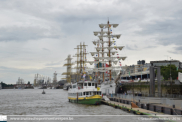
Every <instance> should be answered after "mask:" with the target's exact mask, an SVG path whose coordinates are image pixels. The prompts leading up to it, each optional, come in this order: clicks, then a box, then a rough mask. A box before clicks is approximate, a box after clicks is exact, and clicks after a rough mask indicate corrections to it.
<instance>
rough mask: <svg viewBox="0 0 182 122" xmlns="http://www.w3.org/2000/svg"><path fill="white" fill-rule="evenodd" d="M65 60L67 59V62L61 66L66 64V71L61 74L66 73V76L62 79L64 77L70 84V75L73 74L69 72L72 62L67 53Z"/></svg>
mask: <svg viewBox="0 0 182 122" xmlns="http://www.w3.org/2000/svg"><path fill="white" fill-rule="evenodd" d="M65 60H67V63H66V64H64V65H63V66H67V72H64V73H62V75H66V78H62V79H66V80H67V82H68V83H70V84H71V75H72V74H74V73H72V72H71V69H72V68H71V66H72V65H73V63H71V60H72V58H71V55H68V57H67V58H66V59H65Z"/></svg>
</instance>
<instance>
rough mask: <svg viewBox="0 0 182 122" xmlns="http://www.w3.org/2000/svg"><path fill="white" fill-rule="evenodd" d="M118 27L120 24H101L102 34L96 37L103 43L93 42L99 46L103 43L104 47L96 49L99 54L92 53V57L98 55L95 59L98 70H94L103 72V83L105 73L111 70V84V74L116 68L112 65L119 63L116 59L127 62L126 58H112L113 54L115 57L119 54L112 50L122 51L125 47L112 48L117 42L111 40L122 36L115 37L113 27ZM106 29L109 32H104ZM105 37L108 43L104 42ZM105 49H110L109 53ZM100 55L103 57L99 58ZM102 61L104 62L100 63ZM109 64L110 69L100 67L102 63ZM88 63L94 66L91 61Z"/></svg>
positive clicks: (95, 33)
mask: <svg viewBox="0 0 182 122" xmlns="http://www.w3.org/2000/svg"><path fill="white" fill-rule="evenodd" d="M117 26H118V24H110V23H109V21H108V22H107V24H99V27H100V28H101V31H100V32H99V31H95V32H94V35H95V36H98V37H99V39H100V40H101V41H99V40H98V41H93V44H94V45H96V46H97V45H98V44H99V43H102V47H98V46H97V47H96V51H97V52H90V53H91V55H92V56H94V54H98V57H94V58H95V60H96V61H95V63H98V68H97V69H94V71H95V72H103V81H104V80H105V79H104V73H105V72H106V71H108V70H109V80H110V82H111V74H112V72H111V70H113V68H114V67H113V66H112V63H114V64H117V62H118V61H117V60H115V59H118V60H121V59H122V60H125V59H126V57H120V56H117V57H112V56H111V54H112V55H115V53H118V52H117V51H112V49H116V50H117V49H119V50H122V49H123V47H124V46H114V47H112V44H114V43H115V41H111V38H112V39H113V40H114V38H117V39H119V38H120V36H121V34H115V35H113V34H112V30H111V27H114V28H116V27H117ZM105 28H107V29H108V30H107V31H103V29H105ZM98 34H100V35H98ZM105 34H106V35H105ZM103 37H107V38H108V41H104V40H103ZM104 43H108V47H104ZM105 49H108V52H105V51H104V50H105ZM99 51H101V52H99ZM99 53H102V57H99ZM105 53H106V54H107V55H108V57H104V54H105ZM100 59H101V60H102V61H99V60H100ZM107 62H108V63H109V65H108V66H109V67H103V65H102V67H101V68H100V67H99V63H102V64H105V65H106V63H107ZM88 63H90V64H92V62H91V61H90V62H88ZM115 68H121V67H115ZM99 81H100V80H99Z"/></svg>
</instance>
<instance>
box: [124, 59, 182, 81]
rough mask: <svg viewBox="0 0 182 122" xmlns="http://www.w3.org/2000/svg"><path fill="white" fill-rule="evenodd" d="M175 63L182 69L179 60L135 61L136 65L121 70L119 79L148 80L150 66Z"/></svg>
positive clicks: (181, 63)
mask: <svg viewBox="0 0 182 122" xmlns="http://www.w3.org/2000/svg"><path fill="white" fill-rule="evenodd" d="M170 64H171V65H175V66H176V67H177V68H178V69H180V70H182V62H180V61H179V60H160V61H150V63H146V62H145V60H139V61H137V64H136V65H130V66H126V67H127V68H126V70H124V71H122V75H121V79H125V80H137V79H141V80H146V81H147V80H148V81H149V79H150V66H154V67H155V66H156V67H157V66H167V65H170Z"/></svg>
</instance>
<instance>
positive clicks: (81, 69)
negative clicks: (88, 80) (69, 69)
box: [73, 42, 87, 82]
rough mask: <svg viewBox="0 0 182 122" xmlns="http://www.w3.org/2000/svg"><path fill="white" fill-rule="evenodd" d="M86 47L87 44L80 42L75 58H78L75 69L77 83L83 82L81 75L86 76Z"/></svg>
mask: <svg viewBox="0 0 182 122" xmlns="http://www.w3.org/2000/svg"><path fill="white" fill-rule="evenodd" d="M86 46H87V45H85V42H83V44H82V43H81V42H80V45H78V46H77V48H74V49H77V53H76V54H75V56H73V57H77V61H76V64H77V66H76V67H75V69H76V72H77V73H76V74H77V76H78V77H77V82H78V81H79V80H81V75H82V74H85V73H86V72H85V71H86V68H85V63H86V54H87V53H86Z"/></svg>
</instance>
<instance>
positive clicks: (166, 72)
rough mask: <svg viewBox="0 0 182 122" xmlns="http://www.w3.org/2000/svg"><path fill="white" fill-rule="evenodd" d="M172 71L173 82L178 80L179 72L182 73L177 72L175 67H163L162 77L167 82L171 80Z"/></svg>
mask: <svg viewBox="0 0 182 122" xmlns="http://www.w3.org/2000/svg"><path fill="white" fill-rule="evenodd" d="M170 69H171V77H172V79H173V80H175V79H177V77H178V72H182V71H181V70H178V71H177V70H176V69H177V68H176V66H175V65H171V66H170V64H169V65H167V66H161V75H162V76H163V77H164V79H165V80H168V79H170Z"/></svg>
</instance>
